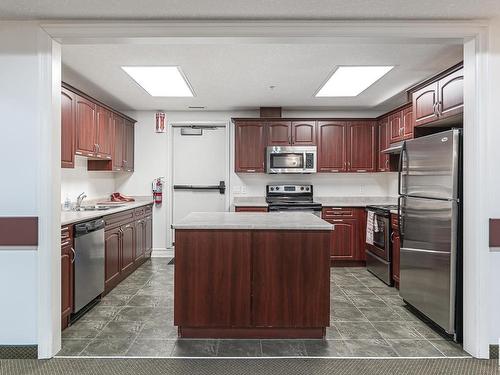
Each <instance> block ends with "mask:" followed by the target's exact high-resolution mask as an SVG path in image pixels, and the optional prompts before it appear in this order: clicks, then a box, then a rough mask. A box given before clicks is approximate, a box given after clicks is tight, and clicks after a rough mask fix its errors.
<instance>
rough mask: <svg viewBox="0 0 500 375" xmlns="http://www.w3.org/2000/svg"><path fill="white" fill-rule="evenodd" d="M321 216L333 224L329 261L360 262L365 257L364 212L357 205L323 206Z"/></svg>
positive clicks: (341, 262)
mask: <svg viewBox="0 0 500 375" xmlns="http://www.w3.org/2000/svg"><path fill="white" fill-rule="evenodd" d="M321 217H322V218H323V219H324V220H326V221H328V222H329V223H331V224H333V225H335V229H334V230H333V231H332V233H331V236H330V261H331V262H332V263H333V264H335V263H338V264H343V265H346V264H348V262H353V264H354V263H362V262H364V261H365V260H366V257H365V249H364V244H365V238H366V233H365V232H366V212H365V209H364V208H357V207H342V208H335V207H324V208H323V211H322V214H321Z"/></svg>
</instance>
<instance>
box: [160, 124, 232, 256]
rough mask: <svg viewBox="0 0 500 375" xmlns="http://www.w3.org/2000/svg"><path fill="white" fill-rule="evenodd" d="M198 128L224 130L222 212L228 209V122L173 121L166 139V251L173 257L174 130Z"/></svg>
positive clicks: (229, 171) (229, 191)
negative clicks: (168, 225)
mask: <svg viewBox="0 0 500 375" xmlns="http://www.w3.org/2000/svg"><path fill="white" fill-rule="evenodd" d="M193 125H194V126H199V127H211V126H217V127H221V128H224V129H225V138H226V148H225V158H226V168H225V169H226V170H225V177H224V179H225V182H226V193H225V194H224V210H226V211H229V207H230V195H231V181H230V178H231V167H230V164H231V163H230V146H231V142H230V139H231V138H230V134H229V133H230V129H231V127H230V126H229V122H228V121H224V120H222V121H174V122H172V123H170V126H169V127H168V133H169V134H168V138H169V161H168V180H169V181H170V182H171V183H170V184H169V189H168V194H169V197H168V202H172V204H171V205H169V209H168V222H169V223H170V227H169V228H168V238H167V245H168V247H167V249H168V250H170V251H169V254H171V255H172V256H174V251H175V250H174V246H173V244H174V229H172V224H173V222H174V200H173V199H174V162H175V160H174V129H175V128H182V127H190V126H193Z"/></svg>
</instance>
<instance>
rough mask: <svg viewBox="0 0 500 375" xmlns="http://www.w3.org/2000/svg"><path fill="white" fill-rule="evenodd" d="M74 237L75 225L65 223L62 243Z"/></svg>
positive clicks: (62, 228)
mask: <svg viewBox="0 0 500 375" xmlns="http://www.w3.org/2000/svg"><path fill="white" fill-rule="evenodd" d="M72 238H73V226H72V225H64V226H62V227H61V243H63V242H66V241H68V240H71V239H72Z"/></svg>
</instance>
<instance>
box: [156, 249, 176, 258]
mask: <svg viewBox="0 0 500 375" xmlns="http://www.w3.org/2000/svg"><path fill="white" fill-rule="evenodd" d="M151 257H152V258H173V257H174V249H173V248H169V249H165V248H158V249H153V251H152V252H151Z"/></svg>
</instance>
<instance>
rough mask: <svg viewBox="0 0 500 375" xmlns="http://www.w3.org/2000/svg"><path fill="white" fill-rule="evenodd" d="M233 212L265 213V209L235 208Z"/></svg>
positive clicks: (254, 207) (253, 207)
mask: <svg viewBox="0 0 500 375" xmlns="http://www.w3.org/2000/svg"><path fill="white" fill-rule="evenodd" d="M234 211H235V212H267V211H268V210H267V207H256V206H236V207H235V208H234Z"/></svg>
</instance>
